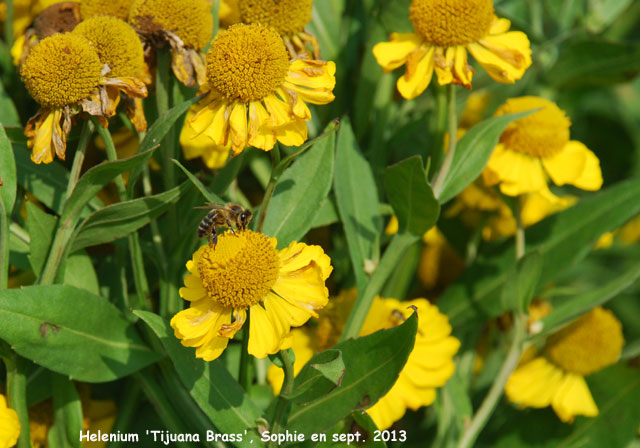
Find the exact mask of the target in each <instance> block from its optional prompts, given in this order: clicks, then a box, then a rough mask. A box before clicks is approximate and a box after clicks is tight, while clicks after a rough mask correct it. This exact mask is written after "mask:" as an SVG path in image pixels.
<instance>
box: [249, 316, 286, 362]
mask: <svg viewBox="0 0 640 448" xmlns="http://www.w3.org/2000/svg"><path fill="white" fill-rule="evenodd" d="M249 314H250V316H249V346H248V351H249V354H250V355H253V356H255V357H256V358H260V359H262V358H266V357H267V356H268V355H271V354H273V353H276V352H277V351H278V350H279V348H280V339H279V338H278V334H277V333H276V329H275V328H274V325H273V323H272V322H271V319H269V316H268V315H267V312H266V311H265V309H264V308H262V306H260V305H259V304H258V305H253V306H252V307H251V308H249Z"/></svg>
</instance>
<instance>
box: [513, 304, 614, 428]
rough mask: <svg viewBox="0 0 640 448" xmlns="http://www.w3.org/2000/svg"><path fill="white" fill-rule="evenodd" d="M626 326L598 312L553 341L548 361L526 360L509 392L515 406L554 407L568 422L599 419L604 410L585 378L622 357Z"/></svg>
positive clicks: (546, 352) (549, 342) (608, 313)
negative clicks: (577, 417) (576, 419)
mask: <svg viewBox="0 0 640 448" xmlns="http://www.w3.org/2000/svg"><path fill="white" fill-rule="evenodd" d="M623 345H624V339H623V337H622V326H621V325H620V322H619V321H618V319H616V317H615V316H614V315H613V313H611V311H608V310H605V309H603V308H601V307H597V308H594V309H593V310H591V311H590V312H588V313H587V314H585V315H583V316H582V317H580V318H579V319H577V320H576V321H574V322H573V323H572V324H570V325H568V326H567V327H565V328H563V329H562V330H560V331H559V332H558V333H555V334H554V335H552V336H551V337H550V338H549V339H548V340H547V344H546V346H545V348H544V349H543V355H544V356H539V357H535V358H533V359H532V360H524V361H523V362H521V365H520V366H519V367H518V368H517V369H516V370H515V371H514V372H513V373H512V374H511V377H509V380H508V381H507V384H506V386H505V392H506V394H507V397H508V398H509V400H510V401H512V402H514V403H516V404H519V405H520V406H523V407H526V406H531V407H534V408H544V407H547V406H549V405H551V406H552V407H553V410H554V411H555V412H556V414H557V415H558V417H559V418H560V419H561V420H562V421H563V422H572V421H573V420H574V418H575V417H576V415H584V416H587V417H595V416H596V415H598V407H597V405H596V403H595V402H594V400H593V397H592V396H591V392H590V391H589V387H588V386H587V383H586V381H585V379H584V377H585V376H587V375H589V374H591V373H594V372H596V371H598V370H600V369H603V368H604V367H607V366H609V365H612V364H615V363H616V362H617V361H618V359H619V357H620V353H621V352H622V346H623Z"/></svg>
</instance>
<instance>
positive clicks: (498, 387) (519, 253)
mask: <svg viewBox="0 0 640 448" xmlns="http://www.w3.org/2000/svg"><path fill="white" fill-rule="evenodd" d="M514 214H515V216H516V223H517V230H516V261H517V260H519V259H520V258H522V257H523V256H524V254H525V239H524V227H523V226H522V219H521V202H520V198H519V197H518V198H516V201H515V207H514ZM513 322H514V324H513V333H512V334H513V336H512V338H513V339H512V341H511V347H510V348H509V352H508V354H507V357H506V359H505V360H504V362H503V363H502V367H501V368H500V372H499V373H498V376H497V377H496V379H495V380H494V382H493V384H492V385H491V389H489V393H488V394H487V396H486V397H485V398H484V401H483V402H482V404H481V405H480V407H479V408H478V411H477V412H476V413H475V415H474V416H473V420H471V424H470V425H469V426H468V427H467V429H466V431H465V432H464V434H463V436H462V439H461V440H460V444H459V445H458V447H459V448H467V447H470V446H472V445H473V443H474V442H475V440H476V438H477V437H478V435H479V434H480V432H481V431H482V429H483V428H484V426H485V425H486V424H487V421H488V420H489V417H490V416H491V414H492V413H493V411H494V410H495V408H496V406H497V404H498V400H500V397H502V394H503V393H504V386H505V384H507V380H508V379H509V376H511V373H512V372H513V371H514V370H515V368H516V367H517V365H518V361H520V357H521V356H522V352H523V350H524V345H525V339H526V337H527V316H525V315H524V314H522V313H521V312H516V313H514V316H513Z"/></svg>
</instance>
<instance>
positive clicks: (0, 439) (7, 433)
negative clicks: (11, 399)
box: [0, 394, 20, 447]
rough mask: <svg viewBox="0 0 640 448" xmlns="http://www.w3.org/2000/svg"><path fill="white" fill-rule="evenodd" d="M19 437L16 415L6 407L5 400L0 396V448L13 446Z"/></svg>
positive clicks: (18, 424) (18, 423)
mask: <svg viewBox="0 0 640 448" xmlns="http://www.w3.org/2000/svg"><path fill="white" fill-rule="evenodd" d="M19 435H20V422H19V421H18V414H16V411H14V410H13V409H11V408H9V407H7V399H6V398H5V397H4V395H1V394H0V447H10V446H14V445H15V444H16V442H17V441H18V436H19Z"/></svg>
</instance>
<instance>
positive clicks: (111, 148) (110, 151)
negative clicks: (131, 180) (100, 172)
mask: <svg viewBox="0 0 640 448" xmlns="http://www.w3.org/2000/svg"><path fill="white" fill-rule="evenodd" d="M90 118H91V121H92V122H93V125H94V126H95V127H96V129H97V130H98V135H99V136H100V137H101V138H102V141H103V142H104V149H105V151H106V153H107V159H108V160H109V161H110V162H114V161H116V160H118V153H117V152H116V146H115V145H114V143H113V139H112V138H111V132H109V129H107V128H103V127H102V126H100V123H98V120H96V118H95V117H93V116H90ZM115 183H116V188H117V189H118V196H119V197H120V201H124V200H126V198H127V189H126V188H125V186H124V180H123V179H122V175H121V174H118V175H117V176H116V178H115Z"/></svg>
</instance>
